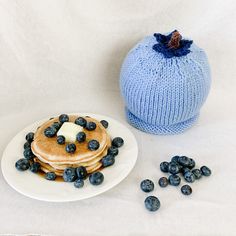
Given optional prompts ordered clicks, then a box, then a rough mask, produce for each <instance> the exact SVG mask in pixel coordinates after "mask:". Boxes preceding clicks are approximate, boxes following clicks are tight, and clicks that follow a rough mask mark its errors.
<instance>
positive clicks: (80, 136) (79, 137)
mask: <svg viewBox="0 0 236 236" xmlns="http://www.w3.org/2000/svg"><path fill="white" fill-rule="evenodd" d="M76 140H77V141H78V142H79V143H82V142H84V141H85V140H86V134H85V133H84V132H79V133H78V134H77V135H76Z"/></svg>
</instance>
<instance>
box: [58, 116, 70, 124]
mask: <svg viewBox="0 0 236 236" xmlns="http://www.w3.org/2000/svg"><path fill="white" fill-rule="evenodd" d="M59 121H60V123H61V124H63V123H64V122H68V121H69V116H68V115H66V114H62V115H60V116H59Z"/></svg>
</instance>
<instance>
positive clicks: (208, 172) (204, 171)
mask: <svg viewBox="0 0 236 236" xmlns="http://www.w3.org/2000/svg"><path fill="white" fill-rule="evenodd" d="M200 170H201V172H202V175H204V176H210V175H211V170H210V169H209V168H208V167H207V166H202V167H201V168H200Z"/></svg>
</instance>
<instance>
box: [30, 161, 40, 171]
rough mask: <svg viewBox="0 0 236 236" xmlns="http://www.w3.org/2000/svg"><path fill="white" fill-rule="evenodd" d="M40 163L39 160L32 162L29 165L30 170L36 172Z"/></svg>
mask: <svg viewBox="0 0 236 236" xmlns="http://www.w3.org/2000/svg"><path fill="white" fill-rule="evenodd" d="M40 168H41V165H40V163H39V162H33V163H32V164H31V166H30V171H31V172H33V173H38V172H39V171H40Z"/></svg>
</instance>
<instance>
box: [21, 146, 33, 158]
mask: <svg viewBox="0 0 236 236" xmlns="http://www.w3.org/2000/svg"><path fill="white" fill-rule="evenodd" d="M23 154H24V157H25V158H26V159H27V160H33V158H34V157H35V155H34V153H33V152H32V150H31V148H30V147H29V148H26V149H25V150H24V152H23Z"/></svg>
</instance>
